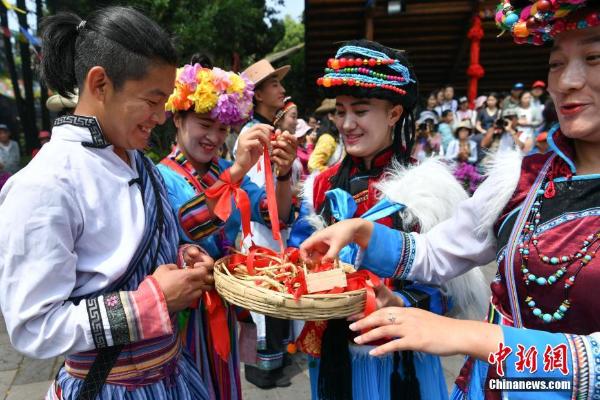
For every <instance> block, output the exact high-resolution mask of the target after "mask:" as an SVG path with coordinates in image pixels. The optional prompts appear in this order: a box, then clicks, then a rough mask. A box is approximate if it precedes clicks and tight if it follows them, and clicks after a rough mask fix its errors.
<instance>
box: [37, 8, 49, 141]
mask: <svg viewBox="0 0 600 400" xmlns="http://www.w3.org/2000/svg"><path fill="white" fill-rule="evenodd" d="M35 13H36V15H37V32H36V34H38V36H39V31H40V24H41V22H42V18H43V17H44V9H43V5H42V0H35ZM40 51H41V49H40V48H38V52H40ZM40 54H41V53H40ZM38 77H39V75H38ZM39 81H40V92H41V96H40V110H41V111H42V129H44V130H47V131H49V130H50V113H49V112H48V109H47V108H46V101H47V100H48V88H47V87H46V85H45V84H44V81H43V80H42V79H40V80H39Z"/></svg>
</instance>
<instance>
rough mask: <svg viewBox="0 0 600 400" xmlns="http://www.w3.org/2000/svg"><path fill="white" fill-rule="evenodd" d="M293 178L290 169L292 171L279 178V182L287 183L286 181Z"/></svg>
mask: <svg viewBox="0 0 600 400" xmlns="http://www.w3.org/2000/svg"><path fill="white" fill-rule="evenodd" d="M291 177H292V168H290V170H289V171H288V173H287V174H285V175H281V176H278V177H277V180H278V181H280V182H285V181H289V180H290V178H291Z"/></svg>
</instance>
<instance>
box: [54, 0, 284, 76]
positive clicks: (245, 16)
mask: <svg viewBox="0 0 600 400" xmlns="http://www.w3.org/2000/svg"><path fill="white" fill-rule="evenodd" d="M278 3H279V4H283V0H278ZM108 5H127V6H132V7H135V8H136V9H138V10H140V11H142V12H143V13H145V14H146V15H148V16H149V17H151V18H152V19H154V20H155V21H157V22H158V23H159V24H160V25H161V26H162V27H164V28H165V29H166V30H167V31H168V32H170V33H171V34H173V35H174V37H175V43H176V46H177V50H178V53H179V55H180V62H181V63H184V62H187V61H189V59H190V57H191V55H192V54H194V53H197V52H201V53H205V54H208V55H209V56H211V58H212V59H213V62H214V63H215V65H219V66H221V67H224V68H231V67H232V65H233V60H234V58H238V57H239V59H240V65H241V66H246V65H249V64H251V63H252V62H254V61H255V60H258V59H260V58H262V57H264V56H265V55H266V54H268V53H270V52H271V51H273V48H274V47H275V45H276V44H277V43H278V42H279V41H281V39H282V38H283V37H284V32H285V28H284V24H283V22H282V21H281V20H280V19H277V18H276V15H275V14H276V11H275V9H274V8H273V7H269V6H267V5H266V1H265V0H129V1H123V0H117V1H114V0H113V1H111V0H100V1H91V0H48V7H49V9H50V11H51V12H56V11H60V10H70V11H73V12H75V13H78V14H79V15H81V16H85V15H87V14H89V13H90V12H91V11H92V10H94V9H96V8H98V7H104V6H108Z"/></svg>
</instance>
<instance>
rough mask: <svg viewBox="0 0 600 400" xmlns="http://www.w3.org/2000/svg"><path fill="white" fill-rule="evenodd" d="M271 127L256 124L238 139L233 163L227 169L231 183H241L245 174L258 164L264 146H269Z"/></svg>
mask: <svg viewBox="0 0 600 400" xmlns="http://www.w3.org/2000/svg"><path fill="white" fill-rule="evenodd" d="M272 131H273V127H272V126H270V125H267V124H256V125H253V126H252V127H250V128H248V131H246V132H244V133H243V134H241V135H240V136H239V138H238V144H237V150H236V153H235V162H234V163H233V165H232V166H231V168H230V169H229V172H230V174H231V179H232V181H233V182H239V181H241V180H242V179H243V178H244V176H245V175H246V173H248V171H249V170H250V168H252V167H253V166H254V164H256V163H257V162H258V160H259V159H260V156H262V154H263V149H264V147H265V146H269V145H270V136H271V132H272Z"/></svg>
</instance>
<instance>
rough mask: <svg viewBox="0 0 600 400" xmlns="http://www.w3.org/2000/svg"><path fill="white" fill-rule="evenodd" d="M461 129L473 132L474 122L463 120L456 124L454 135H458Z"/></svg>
mask: <svg viewBox="0 0 600 400" xmlns="http://www.w3.org/2000/svg"><path fill="white" fill-rule="evenodd" d="M461 129H468V130H469V133H472V132H473V124H471V122H470V121H467V120H465V121H461V122H460V124H458V125H457V126H456V129H454V136H458V131H460V130H461Z"/></svg>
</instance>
